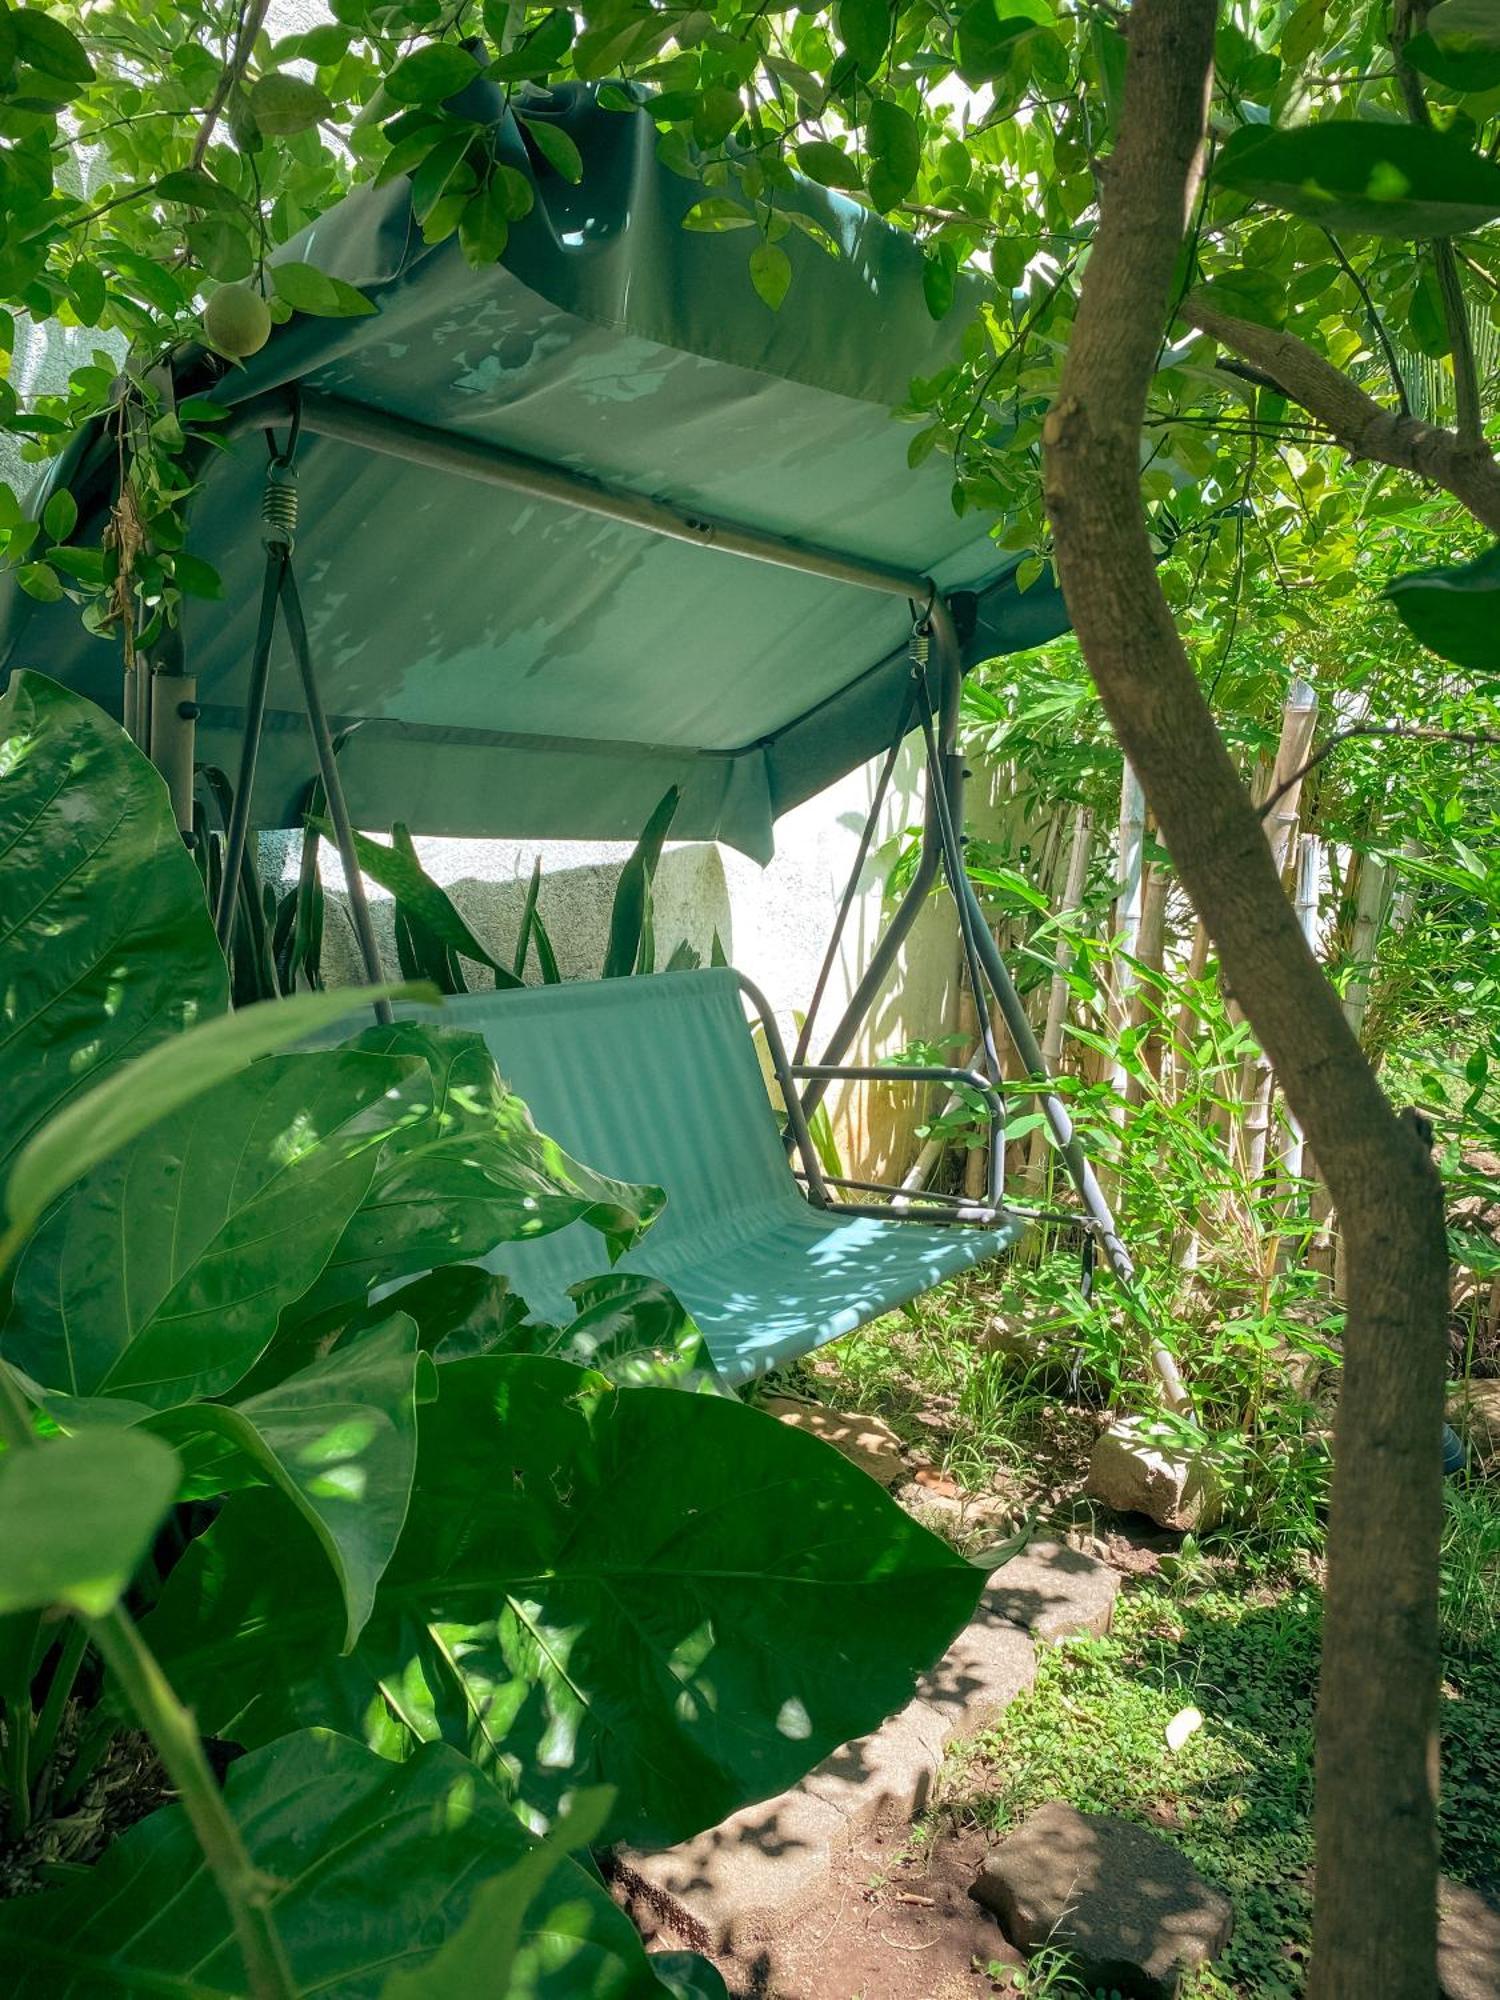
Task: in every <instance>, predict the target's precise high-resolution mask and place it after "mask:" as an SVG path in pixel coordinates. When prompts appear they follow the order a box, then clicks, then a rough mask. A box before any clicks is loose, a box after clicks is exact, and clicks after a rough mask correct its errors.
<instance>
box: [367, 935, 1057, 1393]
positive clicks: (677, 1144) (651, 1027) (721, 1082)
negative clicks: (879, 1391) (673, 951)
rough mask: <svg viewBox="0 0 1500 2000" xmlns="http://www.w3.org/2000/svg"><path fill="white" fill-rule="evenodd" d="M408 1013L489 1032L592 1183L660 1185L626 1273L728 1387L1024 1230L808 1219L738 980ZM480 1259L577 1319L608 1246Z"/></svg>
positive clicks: (599, 986)
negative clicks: (676, 1322) (668, 1298)
mask: <svg viewBox="0 0 1500 2000" xmlns="http://www.w3.org/2000/svg"><path fill="white" fill-rule="evenodd" d="M400 1011H401V1014H402V1016H403V1018H406V1019H417V1020H427V1021H431V1022H432V1023H433V1024H434V1025H436V1026H439V1027H443V1028H449V1029H460V1030H467V1031H469V1032H470V1033H476V1034H480V1035H482V1036H483V1037H484V1040H485V1044H486V1046H487V1047H488V1049H489V1051H490V1053H491V1054H492V1055H493V1056H494V1058H495V1061H496V1063H497V1065H498V1066H499V1069H500V1071H501V1074H502V1075H503V1076H504V1078H505V1080H506V1082H507V1083H508V1084H509V1085H510V1087H511V1088H512V1089H513V1090H515V1091H516V1092H517V1093H518V1094H519V1095H520V1096H521V1097H522V1098H523V1099H524V1101H525V1103H526V1106H527V1108H528V1110H529V1111H530V1112H531V1115H532V1117H533V1118H534V1119H535V1121H536V1123H537V1125H538V1126H539V1127H540V1128H541V1130H542V1131H544V1132H546V1133H547V1134H548V1136H549V1137H550V1138H553V1139H555V1140H556V1141H557V1143H558V1144H559V1145H561V1146H563V1147H565V1148H566V1149H567V1150H568V1151H569V1152H570V1153H572V1154H574V1155H575V1156H576V1157H577V1158H579V1159H583V1160H587V1161H588V1162H589V1164H590V1165H591V1166H592V1167H594V1168H595V1169H596V1170H598V1171H599V1172H602V1173H607V1174H610V1175H613V1176H614V1177H615V1178H616V1179H619V1180H635V1181H646V1182H648V1183H649V1184H651V1185H653V1186H659V1187H662V1188H664V1189H665V1190H666V1196H667V1202H666V1206H665V1208H664V1209H663V1210H662V1212H661V1214H660V1215H659V1216H658V1218H657V1219H656V1221H655V1222H654V1223H653V1224H652V1225H651V1227H650V1229H649V1230H647V1232H646V1234H645V1236H644V1237H643V1238H642V1239H641V1241H640V1243H639V1244H637V1246H636V1247H635V1248H634V1249H633V1250H630V1251H628V1252H627V1253H626V1254H625V1256H624V1257H623V1258H622V1259H621V1261H620V1264H619V1265H618V1267H617V1268H619V1269H621V1270H624V1271H633V1272H639V1273H641V1274H644V1275H647V1276H650V1277H653V1278H659V1279H660V1280H661V1281H662V1283H663V1284H665V1285H667V1286H669V1287H670V1289H671V1290H672V1291H673V1292H674V1293H675V1294H676V1295H677V1297H678V1298H679V1299H680V1300H681V1301H682V1303H683V1304H684V1305H685V1306H686V1307H687V1309H688V1311H689V1312H690V1313H691V1314H692V1316H693V1318H694V1320H695V1321H696V1322H697V1325H698V1328H699V1331H700V1332H701V1333H702V1335H703V1338H704V1342H705V1344H706V1346H707V1348H708V1351H709V1354H710V1355H711V1357H712V1359H713V1363H714V1367H715V1369H716V1370H717V1371H718V1373H719V1375H720V1376H721V1377H722V1378H723V1380H724V1381H725V1382H727V1383H729V1384H731V1385H737V1384H739V1383H742V1382H747V1381H749V1380H751V1379H752V1378H753V1377H755V1376H757V1375H762V1374H764V1373H766V1371H767V1370H768V1369H772V1368H778V1367H781V1366H782V1365H783V1364H784V1363H786V1362H788V1361H792V1360H795V1359H796V1357H797V1356H798V1355H802V1354H807V1353H809V1352H810V1351H811V1350H812V1349H813V1348H815V1347H819V1346H821V1345H822V1344H823V1343H824V1342H825V1341H829V1340H837V1339H838V1338H839V1337H840V1336H841V1335H842V1334H846V1333H852V1332H853V1331H854V1329H855V1328H856V1327H859V1326H863V1325H864V1324H865V1323H866V1322H867V1321H869V1320H872V1319H875V1318H877V1317H878V1316H879V1315H880V1314H881V1313H885V1312H890V1311H891V1310H892V1309H893V1308H894V1307H896V1306H898V1305H902V1304H904V1303H905V1301H906V1300H908V1299H911V1298H915V1297H916V1296H917V1294H918V1293H920V1292H926V1291H930V1290H931V1289H932V1287H933V1286H934V1285H936V1284H939V1283H940V1282H941V1281H942V1280H943V1279H944V1278H948V1277H952V1276H954V1275H955V1274H956V1273H957V1272H959V1271H965V1270H970V1269H972V1268H973V1267H974V1265H976V1264H981V1263H984V1262H985V1261H987V1260H988V1259H990V1258H994V1257H998V1256H1001V1255H1003V1254H1004V1253H1005V1252H1006V1251H1008V1250H1010V1249H1012V1248H1013V1247H1014V1245H1015V1244H1016V1243H1017V1242H1018V1241H1019V1239H1020V1238H1021V1236H1022V1235H1023V1234H1024V1233H1025V1229H1026V1223H1025V1221H1024V1219H1023V1218H1022V1217H1020V1216H1015V1215H1011V1216H1007V1217H1006V1218H1005V1219H1004V1220H1003V1221H1002V1222H1000V1223H998V1224H996V1225H995V1226H994V1227H991V1228H980V1227H972V1226H969V1225H965V1224H954V1225H952V1226H948V1225H938V1224H929V1223H922V1222H902V1221H896V1220H892V1221H886V1220H883V1219H880V1218H875V1217H870V1216H855V1215H839V1214H837V1213H828V1212H825V1211H821V1210H819V1209H816V1208H814V1207H812V1206H811V1205H810V1203H809V1202H808V1201H807V1200H806V1198H805V1197H804V1196H803V1194H802V1193H801V1191H800V1189H799V1187H798V1185H797V1183H796V1181H795V1180H794V1179H793V1177H792V1172H791V1168H790V1167H789V1166H788V1164H787V1157H786V1153H785V1151H784V1150H783V1148H782V1143H781V1134H780V1130H779V1127H778V1123H777V1119H776V1116H775V1113H774V1112H773V1110H772V1108H771V1100H770V1098H769V1096H768V1095H767V1092H766V1086H765V1081H764V1079H763V1077H762V1075H761V1069H760V1062H759V1059H758V1057H757V1055H756V1051H755V1045H754V1043H753V1041H752V1040H751V1036H750V1030H749V1026H748V1024H747V1022H746V1020H745V1013H744V1005H743V1002H742V1000H741V998H740V987H739V983H738V980H737V977H736V975H735V973H733V972H732V971H730V970H728V969H727V968H724V967H713V968H708V969H705V970H702V971H698V972H663V973H657V974H655V975H654V976H653V977H651V978H649V979H606V980H591V981H571V980H570V981H568V982H567V983H566V984H564V985H561V986H532V987H524V988H521V989H519V990H511V991H507V992H500V993H467V994H460V995H459V996H458V997H457V998H456V999H453V1000H449V1001H446V1002H444V1004H443V1005H442V1006H441V1007H436V1008H435V1007H425V1008H424V1007H416V1006H403V1007H402V1008H401V1010H400ZM605 1077H607V1082H608V1088H601V1082H602V1080H603V1079H604V1078H605ZM481 1261H482V1262H483V1263H484V1264H485V1266H486V1267H487V1268H488V1269H490V1270H492V1271H498V1272H502V1273H504V1274H505V1276H506V1277H508V1278H509V1279H510V1281H511V1284H512V1286H513V1287H514V1289H515V1290H516V1291H517V1292H518V1293H519V1295H520V1296H521V1297H522V1298H523V1299H524V1300H525V1301H526V1303H527V1305H528V1306H529V1307H530V1308H531V1311H532V1313H533V1315H535V1316H538V1317H542V1318H545V1319H549V1320H555V1321H557V1322H559V1323H564V1324H565V1323H566V1322H567V1320H568V1319H570V1318H571V1317H572V1313H573V1310H574V1308H573V1306H572V1305H571V1303H570V1301H569V1298H568V1295H567V1288H568V1287H569V1286H570V1285H575V1284H579V1283H581V1282H582V1281H583V1280H584V1279H585V1278H588V1277H592V1276H595V1275H597V1274H598V1273H599V1272H600V1271H602V1270H603V1269H604V1258H603V1255H602V1253H601V1249H600V1244H599V1238H598V1235H597V1234H596V1232H595V1231H593V1230H592V1229H590V1228H589V1227H588V1226H587V1225H586V1224H585V1223H582V1222H575V1223H571V1224H570V1225H569V1226H568V1227H567V1228H566V1229H562V1230H558V1231H556V1232H555V1233H554V1234H552V1235H550V1236H541V1237H535V1238H533V1239H531V1240H530V1241H527V1242H511V1243H502V1244H500V1245H499V1246H498V1247H497V1248H496V1249H494V1250H493V1251H491V1252H490V1253H489V1255H488V1256H486V1257H485V1258H483V1259H482V1260H481Z"/></svg>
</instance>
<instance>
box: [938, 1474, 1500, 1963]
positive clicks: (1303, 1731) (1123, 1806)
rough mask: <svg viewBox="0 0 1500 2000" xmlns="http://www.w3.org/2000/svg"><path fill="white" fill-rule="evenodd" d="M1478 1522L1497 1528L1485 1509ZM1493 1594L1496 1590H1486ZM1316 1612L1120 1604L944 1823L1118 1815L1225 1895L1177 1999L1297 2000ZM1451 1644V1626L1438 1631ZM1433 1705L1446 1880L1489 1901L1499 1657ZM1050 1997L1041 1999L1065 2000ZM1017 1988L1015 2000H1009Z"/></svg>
mask: <svg viewBox="0 0 1500 2000" xmlns="http://www.w3.org/2000/svg"><path fill="white" fill-rule="evenodd" d="M1473 1511H1474V1512H1476V1513H1477V1512H1484V1513H1485V1515H1486V1518H1487V1520H1488V1522H1489V1526H1490V1528H1491V1529H1493V1528H1494V1526H1495V1525H1496V1522H1497V1520H1500V1503H1497V1502H1496V1501H1495V1500H1494V1499H1493V1498H1491V1499H1489V1500H1487V1501H1486V1502H1484V1503H1483V1505H1482V1506H1479V1505H1476V1507H1475V1509H1474V1510H1473ZM1490 1587H1491V1588H1492V1589H1493V1588H1495V1587H1496V1578H1495V1577H1494V1575H1493V1574H1492V1576H1491V1579H1490ZM1319 1623H1320V1607H1319V1600H1318V1596H1317V1593H1316V1591H1315V1590H1313V1589H1311V1588H1307V1587H1302V1588H1296V1589H1285V1590H1281V1591H1279V1592H1277V1591H1273V1590H1270V1589H1265V1588H1247V1589H1239V1590H1235V1591H1233V1592H1231V1591H1227V1590H1225V1589H1223V1588H1221V1587H1215V1588H1212V1589H1208V1590H1204V1591H1197V1590H1194V1589H1193V1588H1192V1587H1191V1586H1187V1585H1178V1586H1177V1587H1176V1588H1175V1589H1174V1587H1173V1586H1171V1585H1168V1584H1162V1583H1159V1582H1153V1583H1152V1584H1150V1585H1148V1586H1145V1587H1143V1588H1141V1589H1139V1590H1136V1591H1134V1592H1131V1593H1129V1594H1128V1595H1127V1596H1125V1597H1124V1598H1123V1599H1122V1600H1121V1602H1120V1605H1119V1608H1118V1611H1117V1615H1116V1622H1115V1630H1114V1633H1113V1634H1112V1635H1111V1637H1110V1638H1108V1639H1105V1640H1095V1641H1089V1642H1086V1643H1079V1644H1076V1645H1072V1646H1068V1647H1064V1648H1062V1649H1059V1650H1057V1651H1055V1652H1053V1653H1050V1654H1047V1655H1046V1656H1044V1657H1043V1659H1042V1660H1041V1662H1040V1670H1039V1673H1038V1676H1037V1682H1036V1686H1035V1687H1034V1688H1033V1689H1032V1690H1031V1691H1030V1692H1029V1693H1026V1694H1023V1695H1022V1696H1020V1697H1019V1699H1018V1700H1016V1701H1015V1702H1014V1703H1013V1704H1012V1705H1011V1707H1010V1708H1009V1709H1008V1710H1007V1711H1006V1714H1005V1716H1004V1718H1003V1720H1002V1722H1001V1723H1000V1725H999V1726H998V1727H997V1728H996V1729H995V1730H994V1731H992V1732H991V1733H989V1734H988V1735H986V1736H984V1737H982V1738H981V1739H979V1741H978V1743H977V1744H976V1745H975V1746H974V1747H973V1752H972V1756H971V1760H970V1762H969V1763H968V1764H967V1766H966V1767H965V1768H963V1769H962V1770H961V1771H960V1773H959V1774H958V1776H957V1778H956V1781H955V1783H954V1785H953V1786H952V1787H951V1788H950V1794H949V1797H948V1799H947V1801H946V1803H945V1804H944V1806H943V1807H942V1808H941V1811H940V1814H939V1816H938V1824H939V1826H940V1825H941V1823H942V1821H943V1820H944V1819H946V1820H947V1821H948V1822H949V1823H952V1822H954V1821H957V1822H959V1823H961V1824H962V1825H965V1826H972V1825H976V1824H977V1825H979V1826H981V1827H983V1828H985V1829H986V1830H987V1831H990V1832H993V1833H996V1834H999V1833H1003V1832H1004V1831H1006V1830H1007V1829H1008V1828H1010V1827H1013V1826H1015V1825H1016V1824H1018V1823H1019V1822H1020V1821H1021V1820H1022V1819H1024V1818H1025V1816H1026V1814H1027V1813H1028V1812H1029V1811H1030V1810H1031V1809H1032V1808H1033V1807H1035V1806H1037V1805H1040V1804H1041V1803H1042V1802H1043V1801H1044V1800H1047V1799H1058V1798H1061V1799H1066V1800H1067V1801H1068V1802H1069V1803H1071V1804H1073V1805H1075V1806H1077V1807H1078V1808H1079V1809H1080V1810H1082V1811H1085V1812H1105V1813H1117V1814H1120V1815H1121V1816H1123V1817H1124V1818H1127V1819H1132V1820H1136V1821H1139V1822H1141V1823H1142V1824H1144V1825H1147V1826H1149V1827H1151V1828H1153V1829H1154V1830H1155V1831H1157V1832H1159V1833H1161V1834H1163V1835H1164V1836H1165V1837H1166V1838H1168V1839H1170V1840H1171V1841H1173V1842H1174V1844H1175V1845H1177V1846H1178V1847H1180V1848H1181V1849H1182V1851H1183V1852H1184V1853H1185V1854H1186V1855H1187V1856H1188V1858H1189V1859H1190V1860H1191V1861H1192V1862H1193V1864H1194V1866H1195V1867H1197V1868H1198V1869H1199V1871H1200V1872H1201V1873H1202V1874H1203V1875H1204V1876H1206V1877H1207V1878H1208V1879H1209V1880H1210V1881H1212V1882H1215V1883H1217V1884H1218V1885H1219V1886H1220V1887H1222V1888H1224V1889H1225V1890H1227V1891H1228V1893H1229V1895H1230V1897H1231V1899H1232V1901H1233V1903H1234V1907H1235V1930H1234V1935H1233V1937H1232V1939H1231V1941H1230V1944H1229V1947H1228V1950H1227V1952H1226V1953H1225V1955H1224V1957H1223V1958H1222V1959H1221V1960H1220V1961H1219V1962H1218V1963H1217V1965H1215V1966H1214V1967H1212V1968H1208V1969H1205V1970H1203V1971H1201V1972H1199V1973H1197V1974H1196V1975H1194V1977H1193V1978H1192V1979H1191V1980H1190V1981H1189V1982H1188V1983H1187V1984H1186V1985H1185V1986H1184V1989H1183V2000H1229V1996H1233V2000H1293V1996H1296V1995H1298V1994H1300V1993H1301V1992H1302V1990H1303V1975H1304V1966H1305V1962H1306V1956H1307V1951H1308V1942H1309V1935H1310V1922H1311V1895H1310V1870H1311V1864H1312V1831H1311V1817H1310V1815H1311V1805H1312V1771H1313V1712H1314V1700H1315V1692H1316V1679H1317V1666H1318V1645H1319ZM1450 1634H1451V1627H1450ZM1444 1693H1445V1697H1446V1699H1445V1701H1444V1704H1443V1711H1444V1712H1443V1771H1444V1778H1443V1807H1442V1821H1443V1825H1442V1831H1443V1865H1444V1867H1445V1869H1446V1870H1447V1872H1448V1873H1449V1874H1451V1875H1454V1876H1457V1877H1458V1878H1459V1879H1460V1880H1462V1881H1466V1882H1468V1883H1469V1884H1471V1886H1473V1887H1474V1888H1477V1889H1479V1890H1481V1891H1482V1892H1484V1893H1487V1894H1489V1895H1490V1896H1492V1897H1493V1896H1495V1894H1496V1893H1497V1891H1500V1820H1497V1817H1496V1813H1495V1808H1494V1801H1495V1798H1496V1797H1497V1796H1500V1648H1497V1645H1496V1640H1495V1626H1494V1624H1493V1623H1491V1624H1490V1625H1489V1627H1488V1630H1487V1632H1486V1633H1485V1634H1484V1636H1483V1639H1482V1641H1481V1642H1480V1643H1459V1642H1458V1640H1457V1639H1456V1638H1454V1639H1453V1640H1452V1643H1451V1644H1450V1652H1449V1660H1448V1669H1447V1680H1446V1683H1445V1688H1444ZM1189 1706H1192V1707H1196V1708H1198V1709H1200V1710H1201V1711H1202V1713H1203V1717H1204V1725H1203V1727H1202V1729H1201V1730H1199V1731H1198V1732H1197V1733H1196V1734H1195V1735H1193V1736H1191V1737H1189V1738H1188V1740H1187V1742H1186V1744H1185V1745H1184V1746H1183V1748H1182V1749H1181V1750H1180V1751H1177V1752H1175V1753H1174V1752H1173V1751H1171V1750H1170V1749H1169V1748H1168V1747H1167V1742H1166V1734H1165V1732H1166V1726H1167V1724H1168V1722H1169V1721H1170V1720H1171V1719H1172V1717H1173V1716H1174V1715H1175V1714H1176V1713H1177V1712H1178V1711H1179V1710H1180V1709H1182V1708H1186V1707H1189ZM1054 1970H1055V1974H1056V1979H1057V1981H1058V1983H1057V1984H1056V1985H1055V1986H1054V1987H1048V1988H1045V1989H1043V1988H1042V1987H1040V1986H1039V1987H1038V1989H1037V1990H1038V1991H1041V1990H1047V1991H1053V1990H1055V1991H1057V1992H1058V1993H1063V1992H1067V1991H1068V1990H1069V1988H1068V1987H1067V1985H1066V1984H1064V1983H1062V1982H1063V1981H1064V1979H1065V1976H1066V1968H1065V1967H1058V1968H1054ZM1023 1990H1024V1989H1023Z"/></svg>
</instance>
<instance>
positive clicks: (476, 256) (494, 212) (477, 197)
mask: <svg viewBox="0 0 1500 2000" xmlns="http://www.w3.org/2000/svg"><path fill="white" fill-rule="evenodd" d="M509 241H510V216H509V214H508V213H507V206H506V200H505V189H504V186H503V185H502V183H501V182H500V180H499V179H498V178H496V179H494V180H492V181H491V182H490V183H489V185H488V186H487V187H482V188H481V189H480V190H479V192H478V194H474V195H471V196H470V197H469V199H468V201H467V202H465V204H464V210H463V213H462V215H460V217H459V219H458V243H459V248H460V249H461V250H462V251H463V253H464V258H465V261H466V262H468V263H470V264H472V265H473V266H474V267H475V269H476V270H480V269H483V267H484V266H485V265H487V264H494V263H496V262H498V261H499V259H500V258H501V257H502V256H503V255H504V254H505V246H506V244H507V243H508V242H509Z"/></svg>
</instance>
